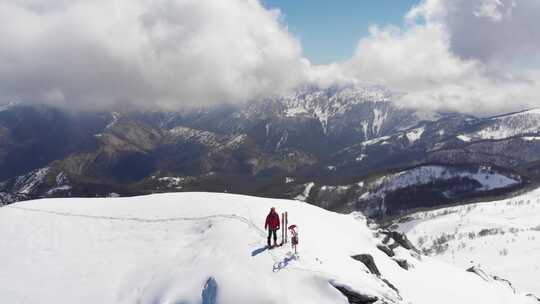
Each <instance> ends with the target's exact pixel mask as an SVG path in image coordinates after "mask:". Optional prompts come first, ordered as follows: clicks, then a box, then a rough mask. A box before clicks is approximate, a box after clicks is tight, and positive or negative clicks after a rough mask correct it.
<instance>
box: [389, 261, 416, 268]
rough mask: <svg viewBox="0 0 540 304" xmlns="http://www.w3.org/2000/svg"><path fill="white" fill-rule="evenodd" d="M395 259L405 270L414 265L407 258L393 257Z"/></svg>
mask: <svg viewBox="0 0 540 304" xmlns="http://www.w3.org/2000/svg"><path fill="white" fill-rule="evenodd" d="M393 260H394V261H395V262H396V263H397V264H398V265H399V267H401V268H403V269H405V270H409V269H411V268H412V265H411V264H409V262H408V261H407V260H405V259H393Z"/></svg>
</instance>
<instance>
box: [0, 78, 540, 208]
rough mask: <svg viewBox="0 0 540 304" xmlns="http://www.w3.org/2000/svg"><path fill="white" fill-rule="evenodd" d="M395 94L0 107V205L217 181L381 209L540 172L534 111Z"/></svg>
mask: <svg viewBox="0 0 540 304" xmlns="http://www.w3.org/2000/svg"><path fill="white" fill-rule="evenodd" d="M393 99H394V96H393V95H392V93H391V92H390V91H389V90H387V89H385V88H382V87H377V86H373V87H353V86H341V87H330V88H326V89H320V88H317V87H313V86H305V87H303V88H301V89H299V90H297V91H296V92H295V93H293V94H291V95H287V96H270V97H267V98H264V99H260V100H256V101H253V102H250V103H247V104H243V105H221V106H216V107H209V108H200V109H183V110H180V111H177V112H157V111H156V112H126V113H117V112H111V113H103V112H102V113H89V112H84V113H73V112H65V111H62V110H59V109H55V108H50V107H45V106H30V105H24V104H15V105H10V106H7V107H4V108H2V110H1V111H0V169H1V170H0V181H2V182H1V183H0V202H2V203H4V204H7V203H12V202H14V201H18V200H24V199H30V198H37V197H49V196H96V195H97V196H107V195H121V196H125V195H137V194H145V193H154V192H165V191H216V192H234V193H241V194H251V195H260V196H268V197H279V198H297V199H302V200H306V201H309V202H310V203H313V204H316V205H320V206H323V207H325V208H328V209H331V210H335V211H351V210H362V211H364V212H366V213H368V214H370V215H371V216H374V217H381V216H382V217H384V216H389V215H391V216H392V215H397V214H401V213H404V212H408V211H410V210H414V209H417V208H424V207H433V206H437V205H439V204H452V203H455V202H463V201H470V200H478V199H484V198H486V197H493V196H505V195H509V194H511V193H514V192H515V191H519V190H520V189H523V188H526V187H530V186H531V185H535V184H537V183H538V182H539V181H540V153H539V152H540V123H539V122H540V111H539V110H529V111H524V112H519V113H512V114H508V115H501V116H497V117H493V118H477V117H473V116H470V115H462V114H458V113H430V112H425V111H419V110H414V109H409V108H403V107H400V106H398V105H397V104H396V103H394V102H393ZM479 176H481V177H482V179H483V180H480V179H479ZM402 180H406V181H407V182H406V183H402V182H401V181H402ZM493 181H504V182H496V183H495V182H493ZM396 183H397V185H399V186H387V185H389V184H391V185H395V184H396ZM487 185H489V186H487ZM413 202H414V203H413Z"/></svg>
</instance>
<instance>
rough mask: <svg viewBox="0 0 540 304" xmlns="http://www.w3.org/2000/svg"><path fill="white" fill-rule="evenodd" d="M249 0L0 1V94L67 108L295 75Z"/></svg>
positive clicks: (297, 66) (293, 52)
mask: <svg viewBox="0 0 540 304" xmlns="http://www.w3.org/2000/svg"><path fill="white" fill-rule="evenodd" d="M279 19H280V13H279V11H276V10H267V9H265V8H264V7H262V6H261V4H260V3H259V1H257V0H227V1H221V0H204V1H200V0H156V1H145V0H70V1H64V0H61V1H38V0H15V1H14V0H9V1H6V0H0V20H2V26H0V37H1V38H0V39H1V40H0V43H1V47H0V83H1V86H0V98H1V99H4V100H5V99H13V98H17V99H20V100H24V101H27V102H47V103H52V104H55V105H61V106H68V107H75V108H96V107H97V108H106V107H115V106H117V107H125V106H129V105H132V106H142V107H154V106H159V107H164V108H176V107H178V106H180V105H184V104H192V105H200V104H212V103H217V102H232V101H242V100H245V99H249V98H253V97H255V96H260V95H266V94H271V93H276V92H279V91H281V90H284V89H287V88H289V87H291V86H294V85H296V84H297V83H299V82H301V81H302V80H303V79H304V73H305V71H306V69H307V68H308V67H309V63H308V62H307V61H306V60H305V59H303V58H302V51H301V46H300V44H299V42H298V41H297V40H296V39H295V38H294V37H292V36H291V35H290V34H289V33H288V31H287V29H286V28H285V27H284V26H283V25H282V24H280V22H279Z"/></svg>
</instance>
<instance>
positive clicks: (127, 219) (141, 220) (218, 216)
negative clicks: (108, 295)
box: [2, 205, 333, 283]
mask: <svg viewBox="0 0 540 304" xmlns="http://www.w3.org/2000/svg"><path fill="white" fill-rule="evenodd" d="M2 208H10V209H17V210H21V211H26V212H35V213H42V214H50V215H55V216H64V217H78V218H85V219H93V220H106V221H121V222H138V223H157V224H160V223H168V222H183V221H205V220H211V219H226V220H236V221H240V222H242V223H244V224H247V225H248V226H249V227H250V228H252V229H253V230H255V231H257V232H258V233H259V234H260V235H261V236H262V237H264V239H266V237H267V233H266V231H264V230H262V229H261V228H259V227H258V226H257V225H256V224H255V223H253V222H252V221H251V220H249V219H248V218H246V217H243V216H239V215H236V214H214V215H207V216H200V217H170V218H156V219H148V218H141V217H115V216H100V215H88V214H79V213H71V212H61V211H51V210H43V209H36V208H27V207H17V206H12V205H6V206H3V207H2ZM268 252H269V253H270V255H271V256H272V259H273V260H274V262H275V264H274V269H275V265H276V264H277V263H281V262H283V259H281V258H279V257H277V256H276V254H274V253H273V252H272V251H268ZM284 269H290V270H298V271H305V272H310V273H316V274H322V275H326V276H329V277H333V275H332V274H331V273H328V272H323V271H316V270H312V269H307V268H301V267H295V266H288V265H287V266H286V267H283V268H280V270H279V271H281V270H284ZM150 283H151V282H150Z"/></svg>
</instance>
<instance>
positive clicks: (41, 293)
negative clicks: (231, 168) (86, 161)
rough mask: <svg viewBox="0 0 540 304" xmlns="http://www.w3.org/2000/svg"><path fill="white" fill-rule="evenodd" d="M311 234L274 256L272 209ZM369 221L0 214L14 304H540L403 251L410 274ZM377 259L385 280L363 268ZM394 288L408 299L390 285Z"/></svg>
mask: <svg viewBox="0 0 540 304" xmlns="http://www.w3.org/2000/svg"><path fill="white" fill-rule="evenodd" d="M271 206H275V207H276V208H277V209H278V211H284V210H287V211H288V212H289V219H290V223H294V224H297V225H299V227H300V247H299V252H300V253H299V256H294V255H292V254H291V253H290V248H289V247H288V246H284V247H282V248H278V249H274V250H272V251H264V250H263V248H264V244H265V242H266V240H265V232H264V231H263V230H262V226H263V223H264V218H265V216H266V213H267V211H268V209H269V208H270V207H271ZM373 232H374V231H373V230H370V229H368V227H367V225H366V220H365V218H364V217H362V216H360V215H358V214H351V215H342V214H336V213H332V212H329V211H325V210H323V209H320V208H317V207H314V206H312V205H309V204H306V203H301V202H297V201H288V200H275V199H263V198H253V197H247V196H239V195H228V194H209V193H178V194H160V195H151V196H142V197H133V198H108V199H106V198H96V199H44V200H37V201H28V202H22V203H17V204H13V205H9V206H6V207H3V208H1V209H0V248H1V250H0V260H1V261H2V262H3V263H2V264H3V265H2V271H0V300H1V302H2V303H92V304H94V303H220V304H227V303H280V304H286V303H295V304H298V303H347V299H346V297H345V296H344V295H342V294H341V293H340V292H339V291H338V290H337V289H336V288H334V287H333V286H332V285H335V286H339V287H340V288H344V289H345V290H348V291H353V292H356V293H357V294H362V295H364V296H366V297H367V298H370V299H371V300H369V301H366V302H365V303H372V302H374V301H375V298H377V299H378V300H377V302H376V303H379V304H380V303H414V304H422V303H426V304H427V303H429V304H432V303H440V304H444V303H449V304H450V303H495V304H497V303H511V304H516V303H517V304H519V303H535V302H534V300H533V299H532V298H531V297H527V296H524V295H521V294H518V293H514V292H513V291H512V290H511V289H510V288H507V287H505V286H502V285H500V284H496V283H494V282H488V281H485V280H483V279H482V278H481V277H480V276H478V275H476V274H473V273H469V272H466V271H465V270H464V269H460V268H456V267H454V266H451V265H449V264H446V263H443V262H439V261H437V260H434V259H431V258H427V257H421V256H418V255H416V254H413V253H411V251H408V250H406V249H404V248H402V247H398V248H395V249H394V251H395V253H396V256H397V257H399V258H400V259H404V260H406V261H407V263H408V264H410V265H411V269H409V270H405V269H403V268H401V267H400V266H399V265H398V264H397V263H396V262H395V261H394V260H393V259H391V258H390V257H389V256H387V255H386V254H385V253H383V252H382V251H380V250H378V249H377V248H376V245H377V244H378V243H379V242H380V241H381V239H380V238H379V239H378V238H377V237H375V236H374V234H373ZM356 254H370V255H371V256H372V257H373V259H374V261H375V263H376V266H377V267H378V269H379V271H380V273H381V276H380V277H379V276H376V275H374V274H372V273H370V272H369V271H368V268H367V267H366V266H365V265H364V264H363V263H361V262H358V261H356V260H354V259H352V258H351V256H352V255H356ZM383 278H384V279H386V280H387V282H390V283H391V284H392V285H393V286H395V287H396V288H397V290H399V293H398V292H396V291H395V290H394V289H393V288H391V287H390V285H388V284H387V283H385V282H384V281H383V280H382V279H383Z"/></svg>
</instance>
